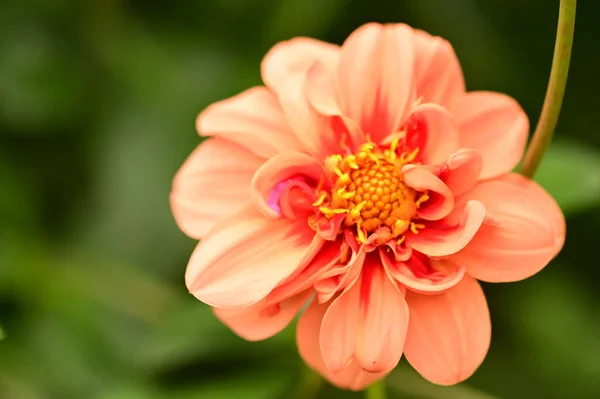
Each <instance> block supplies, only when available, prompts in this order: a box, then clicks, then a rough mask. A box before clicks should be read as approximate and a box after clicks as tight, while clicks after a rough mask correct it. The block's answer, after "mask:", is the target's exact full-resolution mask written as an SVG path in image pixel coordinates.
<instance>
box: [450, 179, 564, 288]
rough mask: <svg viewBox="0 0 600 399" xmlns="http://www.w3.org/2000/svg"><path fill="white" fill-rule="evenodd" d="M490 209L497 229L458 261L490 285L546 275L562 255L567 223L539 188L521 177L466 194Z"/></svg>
mask: <svg viewBox="0 0 600 399" xmlns="http://www.w3.org/2000/svg"><path fill="white" fill-rule="evenodd" d="M465 197H466V198H468V199H470V200H477V201H480V202H482V203H483V204H484V206H485V208H486V210H487V212H488V213H489V214H490V215H491V216H492V218H493V221H492V223H484V224H483V225H482V226H481V228H480V230H479V231H478V232H477V234H476V235H475V237H474V238H473V240H472V241H471V242H470V243H469V245H467V246H466V247H465V249H463V250H462V251H460V252H458V253H457V254H455V255H452V260H453V261H454V262H456V263H458V264H460V265H463V266H465V267H466V268H467V272H468V273H469V274H471V275H472V276H473V277H475V278H477V279H479V280H483V281H490V282H506V281H517V280H522V279H524V278H527V277H530V276H532V275H534V274H535V273H537V272H538V271H540V270H541V269H542V268H543V267H544V266H546V265H547V264H548V262H550V260H551V259H552V258H554V257H555V256H556V255H557V254H558V252H560V250H561V249H562V246H563V244H564V240H565V219H564V216H563V214H562V212H561V210H560V208H559V207H558V205H557V204H556V202H555V201H554V199H553V198H552V197H551V196H550V195H549V194H548V193H546V192H545V191H544V190H543V189H542V188H541V187H540V186H539V185H538V184H537V183H535V182H533V181H531V180H529V179H526V178H524V177H522V176H519V175H517V174H511V175H508V176H505V177H503V178H500V179H495V180H488V181H485V182H481V183H479V184H477V185H476V186H475V188H474V189H473V190H471V191H470V192H468V193H466V194H465Z"/></svg>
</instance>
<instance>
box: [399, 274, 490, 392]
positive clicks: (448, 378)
mask: <svg viewBox="0 0 600 399" xmlns="http://www.w3.org/2000/svg"><path fill="white" fill-rule="evenodd" d="M406 300H407V302H408V306H409V308H410V323H409V326H408V334H407V336H406V345H405V347H404V353H405V356H406V358H407V360H408V361H409V363H410V364H411V365H412V366H413V367H414V368H415V369H416V370H417V371H418V372H419V373H420V374H421V375H422V376H423V377H425V378H426V379H428V380H429V381H431V382H433V383H435V384H440V385H453V384H456V383H458V382H461V381H464V380H465V379H467V378H469V377H470V376H471V375H472V374H473V373H474V372H475V370H476V369H477V368H478V367H479V365H480V364H481V363H482V362H483V359H484V358H485V355H486V354H487V351H488V348H489V345H490V339H491V322H490V314H489V310H488V307H487V303H486V300H485V296H484V293H483V290H482V289H481V287H480V286H479V284H478V283H477V281H476V280H475V279H473V278H472V277H469V276H465V277H464V278H463V280H462V281H461V282H460V283H459V284H457V285H456V286H454V287H453V288H451V289H449V290H448V291H445V292H443V293H441V294H438V295H422V294H417V293H414V292H410V291H409V292H408V293H407V297H406Z"/></svg>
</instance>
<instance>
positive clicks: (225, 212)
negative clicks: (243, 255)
mask: <svg viewBox="0 0 600 399" xmlns="http://www.w3.org/2000/svg"><path fill="white" fill-rule="evenodd" d="M262 162H264V160H263V159H262V158H260V157H259V156H257V155H255V154H253V153H252V152H250V151H248V150H246V149H245V148H243V147H240V146H238V145H237V144H234V143H231V142H228V141H225V140H223V139H209V140H207V141H205V142H204V143H202V144H200V145H199V146H198V147H197V148H196V150H194V152H193V153H192V154H191V155H190V156H189V157H188V159H187V160H186V161H185V163H184V164H183V166H182V167H181V169H180V170H179V172H177V175H176V176H175V179H174V181H173V188H172V190H171V195H170V197H169V198H170V202H171V209H172V211H173V216H174V217H175V221H176V222H177V224H178V225H179V228H180V229H181V230H183V232H184V233H186V234H187V235H188V236H190V237H193V238H196V239H200V238H202V237H203V236H204V235H205V234H206V233H207V232H208V231H209V230H210V229H212V228H213V227H214V226H215V224H217V223H218V222H219V221H221V220H223V219H224V218H226V217H227V216H230V215H232V214H235V213H236V212H238V211H240V210H241V209H243V208H244V207H246V206H248V205H249V204H250V198H249V196H248V194H249V193H250V182H251V181H252V175H253V174H254V172H256V170H257V169H258V168H259V167H260V165H261V164H262Z"/></svg>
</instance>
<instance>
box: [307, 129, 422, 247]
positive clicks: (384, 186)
mask: <svg viewBox="0 0 600 399" xmlns="http://www.w3.org/2000/svg"><path fill="white" fill-rule="evenodd" d="M397 146H398V141H397V140H396V141H394V142H392V144H391V145H390V147H389V148H387V149H383V148H380V147H378V146H376V145H375V144H373V143H370V142H368V143H365V144H363V145H362V146H361V148H360V149H359V151H358V152H357V153H356V154H350V155H346V156H345V157H342V156H341V155H333V156H330V157H328V158H327V160H326V162H325V165H326V170H327V171H328V172H329V173H330V175H331V179H332V181H333V187H332V189H331V192H324V191H321V192H320V197H319V200H318V201H317V202H315V204H314V205H315V206H318V207H319V212H320V213H321V214H323V215H324V216H325V217H326V218H329V219H331V218H334V217H336V216H337V215H345V218H344V224H345V225H346V226H347V227H351V226H356V236H357V239H358V241H360V242H363V243H364V242H366V239H367V237H368V236H369V235H370V234H371V233H373V232H375V231H376V230H378V229H379V228H382V227H383V228H386V227H387V228H388V229H387V231H388V232H389V233H391V237H390V238H397V237H400V236H401V235H402V234H403V233H405V232H406V231H407V230H408V229H411V230H412V231H413V232H417V229H418V228H421V227H422V225H419V224H415V223H413V222H411V220H412V219H413V218H414V217H415V215H416V213H417V209H418V208H419V206H420V204H421V203H423V202H424V201H427V199H429V197H428V196H427V194H426V193H425V194H420V193H418V192H417V191H415V190H414V189H412V188H410V187H408V186H407V185H406V184H405V182H404V177H403V175H402V172H401V169H402V167H403V166H404V165H406V164H408V163H410V162H412V161H413V160H414V159H415V157H416V155H417V150H415V151H413V152H411V153H402V154H400V155H398V153H397V151H396V149H397ZM417 197H418V199H417ZM402 239H403V237H402V238H400V240H402Z"/></svg>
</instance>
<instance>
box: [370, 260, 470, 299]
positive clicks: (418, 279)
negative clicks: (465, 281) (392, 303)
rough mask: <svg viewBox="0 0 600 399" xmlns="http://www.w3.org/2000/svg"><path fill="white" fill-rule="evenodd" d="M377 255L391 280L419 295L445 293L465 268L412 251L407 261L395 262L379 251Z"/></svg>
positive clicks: (459, 279)
mask: <svg viewBox="0 0 600 399" xmlns="http://www.w3.org/2000/svg"><path fill="white" fill-rule="evenodd" d="M379 255H380V257H381V262H382V264H383V266H384V267H385V271H386V272H387V273H388V274H389V275H390V277H391V278H393V279H395V280H396V281H398V282H399V283H400V284H402V285H403V286H406V287H407V288H408V289H410V290H411V291H415V292H419V293H434V292H442V291H446V290H448V289H450V288H452V287H454V286H455V285H456V284H458V283H459V282H460V281H461V279H462V278H463V276H464V275H465V268H464V267H461V266H458V265H455V264H454V263H452V262H450V261H449V260H448V259H431V258H428V257H427V256H425V255H423V254H421V253H418V252H416V251H413V253H412V256H411V257H410V258H409V259H407V260H402V261H397V260H395V259H393V257H392V256H391V255H390V254H389V253H387V252H386V251H384V250H382V249H380V250H379Z"/></svg>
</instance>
